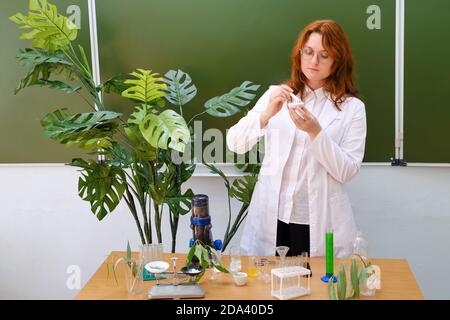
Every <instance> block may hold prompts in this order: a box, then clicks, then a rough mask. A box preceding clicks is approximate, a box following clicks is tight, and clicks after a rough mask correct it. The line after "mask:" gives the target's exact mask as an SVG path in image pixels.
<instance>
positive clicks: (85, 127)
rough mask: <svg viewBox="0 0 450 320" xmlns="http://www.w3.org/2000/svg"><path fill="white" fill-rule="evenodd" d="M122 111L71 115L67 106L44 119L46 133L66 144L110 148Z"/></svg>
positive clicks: (88, 147) (42, 122) (47, 135)
mask: <svg viewBox="0 0 450 320" xmlns="http://www.w3.org/2000/svg"><path fill="white" fill-rule="evenodd" d="M120 116H121V114H120V113H116V112H111V111H99V112H91V113H79V114H76V115H71V114H70V112H69V110H68V109H67V108H63V109H59V110H57V111H55V112H52V113H49V114H47V115H46V116H45V117H44V118H43V119H42V120H41V125H42V126H43V127H44V135H45V136H46V137H47V138H50V139H53V140H55V141H58V142H60V143H62V144H66V145H77V146H78V147H80V148H83V149H89V150H91V149H97V148H108V147H110V146H111V142H110V140H111V139H110V137H111V136H112V135H113V134H114V133H115V131H116V128H117V123H116V122H115V119H117V118H118V117H120Z"/></svg>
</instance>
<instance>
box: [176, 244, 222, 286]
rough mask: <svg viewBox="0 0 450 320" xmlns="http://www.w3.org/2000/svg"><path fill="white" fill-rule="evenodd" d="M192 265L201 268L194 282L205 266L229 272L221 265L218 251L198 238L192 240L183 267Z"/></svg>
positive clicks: (200, 275) (204, 270)
mask: <svg viewBox="0 0 450 320" xmlns="http://www.w3.org/2000/svg"><path fill="white" fill-rule="evenodd" d="M192 265H195V266H196V267H199V266H200V267H202V269H203V272H201V273H200V274H199V275H197V276H196V277H195V279H194V281H195V282H198V281H200V279H201V278H202V277H203V275H204V274H205V272H206V270H207V268H216V269H217V270H219V271H220V272H223V273H230V271H229V270H228V269H227V268H226V267H225V266H224V265H223V263H222V258H221V255H220V253H219V252H218V251H217V250H216V249H215V248H213V247H212V246H210V245H207V244H204V243H202V242H201V241H200V240H196V241H195V242H194V244H193V245H192V247H191V249H190V250H189V253H188V255H187V257H186V266H185V267H186V268H189V267H190V266H192Z"/></svg>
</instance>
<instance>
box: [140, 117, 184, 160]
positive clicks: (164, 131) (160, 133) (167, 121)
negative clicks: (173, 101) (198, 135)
mask: <svg viewBox="0 0 450 320" xmlns="http://www.w3.org/2000/svg"><path fill="white" fill-rule="evenodd" d="M139 129H140V130H141V133H142V135H143V136H144V138H145V139H146V140H147V141H148V142H149V143H150V145H151V146H152V147H154V148H161V149H168V148H171V149H173V150H176V151H180V152H184V149H185V146H186V144H187V143H189V141H190V134H189V129H188V127H187V125H186V122H185V121H184V119H183V117H182V116H180V115H179V114H178V113H176V112H175V111H173V110H170V109H169V110H165V111H163V112H162V113H161V114H159V115H156V114H147V116H146V117H145V118H144V120H143V121H142V122H141V123H140V124H139Z"/></svg>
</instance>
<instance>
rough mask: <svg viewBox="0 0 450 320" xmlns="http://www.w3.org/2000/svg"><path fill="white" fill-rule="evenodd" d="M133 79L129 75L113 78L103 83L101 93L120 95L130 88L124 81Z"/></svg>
mask: <svg viewBox="0 0 450 320" xmlns="http://www.w3.org/2000/svg"><path fill="white" fill-rule="evenodd" d="M133 78H134V77H133V76H132V75H130V74H119V75H117V76H114V77H112V78H111V79H109V80H107V81H105V82H104V83H103V85H102V88H103V92H105V93H117V94H122V92H124V91H125V90H127V89H128V88H129V87H130V85H129V84H125V81H126V80H130V79H133Z"/></svg>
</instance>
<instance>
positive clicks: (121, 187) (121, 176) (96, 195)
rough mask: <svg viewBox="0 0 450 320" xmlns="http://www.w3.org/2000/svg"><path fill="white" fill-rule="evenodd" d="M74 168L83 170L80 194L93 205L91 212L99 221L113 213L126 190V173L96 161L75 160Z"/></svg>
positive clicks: (79, 184)
mask: <svg viewBox="0 0 450 320" xmlns="http://www.w3.org/2000/svg"><path fill="white" fill-rule="evenodd" d="M71 165H72V166H76V167H80V168H82V169H83V170H81V172H82V176H81V177H80V178H79V180H78V194H79V196H80V197H81V198H82V199H83V200H85V201H89V203H90V204H91V211H92V213H93V214H94V215H95V216H96V217H97V219H98V220H102V219H103V218H104V217H105V216H106V215H107V214H108V213H109V212H112V211H113V210H114V209H115V208H116V207H117V205H118V204H119V203H120V200H121V199H122V197H123V194H124V192H125V189H126V185H127V183H126V181H125V173H124V171H123V170H122V169H120V168H117V167H112V166H110V165H108V164H98V163H97V162H95V161H91V162H86V161H84V160H83V159H73V160H72V163H71Z"/></svg>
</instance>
